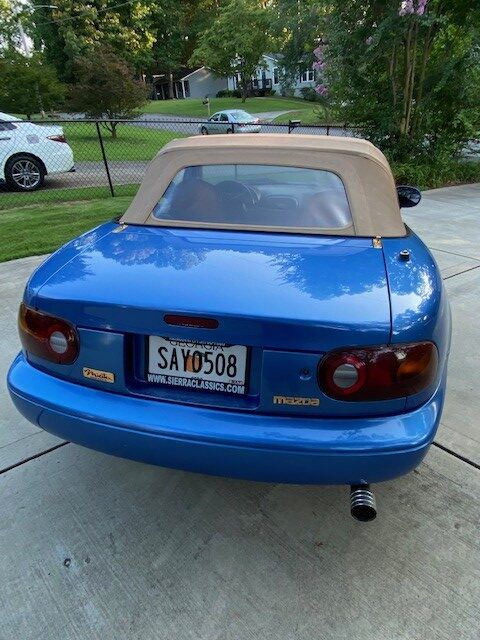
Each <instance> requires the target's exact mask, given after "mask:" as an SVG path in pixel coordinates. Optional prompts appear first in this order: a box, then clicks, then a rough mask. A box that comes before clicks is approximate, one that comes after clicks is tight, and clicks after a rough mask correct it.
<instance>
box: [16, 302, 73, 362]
mask: <svg viewBox="0 0 480 640" xmlns="http://www.w3.org/2000/svg"><path fill="white" fill-rule="evenodd" d="M18 331H19V334H20V340H21V342H22V346H23V348H24V349H25V351H28V352H29V353H31V354H33V355H35V356H38V357H39V358H44V359H45V360H49V361H50V362H56V363H57V364H70V363H71V362H73V361H74V360H75V359H76V357H77V355H78V336H77V332H76V331H75V329H74V328H73V326H72V325H71V324H70V323H69V322H66V321H65V320H62V319H61V318H56V317H55V316H50V315H47V314H46V313H40V312H39V311H35V310H34V309H30V308H29V307H27V306H26V305H25V304H24V303H23V302H22V304H21V305H20V310H19V313H18Z"/></svg>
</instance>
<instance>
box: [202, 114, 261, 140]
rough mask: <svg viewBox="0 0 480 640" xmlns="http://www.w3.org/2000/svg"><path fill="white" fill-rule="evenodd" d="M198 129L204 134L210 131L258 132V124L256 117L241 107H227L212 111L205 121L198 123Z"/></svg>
mask: <svg viewBox="0 0 480 640" xmlns="http://www.w3.org/2000/svg"><path fill="white" fill-rule="evenodd" d="M198 130H199V132H200V133H201V134H202V135H204V136H206V135H208V134H211V133H258V132H259V131H260V124H259V121H258V118H255V117H254V116H252V115H251V114H250V113H248V112H247V111H243V109H227V110H226V111H217V113H214V114H213V116H211V117H210V118H209V119H208V121H207V122H202V123H201V124H200V125H199V127H198Z"/></svg>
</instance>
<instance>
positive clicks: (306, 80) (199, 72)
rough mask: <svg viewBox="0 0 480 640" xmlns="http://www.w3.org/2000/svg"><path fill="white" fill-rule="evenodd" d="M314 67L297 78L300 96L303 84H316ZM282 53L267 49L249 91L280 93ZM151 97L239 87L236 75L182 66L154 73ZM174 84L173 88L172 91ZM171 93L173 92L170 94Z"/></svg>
mask: <svg viewBox="0 0 480 640" xmlns="http://www.w3.org/2000/svg"><path fill="white" fill-rule="evenodd" d="M316 73H317V72H315V71H314V70H313V69H312V68H311V67H309V68H306V69H305V70H304V71H303V72H302V73H300V75H299V76H298V77H297V78H296V79H295V82H294V84H293V86H292V87H290V88H291V89H293V92H294V95H296V96H301V95H302V94H301V90H302V89H304V88H313V87H315V84H317V80H316V76H315V74H316ZM282 76H283V74H282V56H281V54H275V53H266V54H264V55H263V57H262V64H261V65H259V66H258V68H257V72H256V74H255V76H254V77H253V78H252V79H251V81H250V86H249V93H250V94H252V95H258V94H261V93H262V92H263V91H265V90H268V89H271V90H272V91H274V92H275V93H278V94H281V93H282V92H283V91H284V87H283V86H282ZM152 86H153V89H152V98H153V99H154V100H168V99H169V98H205V97H207V96H208V97H210V98H213V97H215V96H216V95H217V93H218V92H219V91H222V90H225V89H230V90H234V89H238V88H239V80H238V78H237V77H234V76H232V77H230V78H224V77H221V76H217V75H216V74H215V73H214V72H213V71H212V70H211V69H209V68H208V67H206V66H203V67H198V68H196V69H188V68H186V67H182V68H181V69H179V70H178V71H175V72H173V74H172V78H170V77H169V74H168V73H161V74H157V75H154V76H153V78H152ZM171 88H172V91H171ZM171 93H172V95H170V94H171Z"/></svg>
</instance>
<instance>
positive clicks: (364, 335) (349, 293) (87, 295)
mask: <svg viewBox="0 0 480 640" xmlns="http://www.w3.org/2000/svg"><path fill="white" fill-rule="evenodd" d="M112 229H113V230H115V231H118V229H120V227H117V226H113V225H112ZM96 238H97V239H96V241H95V242H90V243H86V244H85V246H84V247H83V248H82V250H81V251H72V248H71V246H70V247H69V246H67V247H66V248H65V249H63V250H61V251H60V252H57V254H55V256H54V257H52V258H51V259H50V260H49V261H47V263H45V265H44V266H42V267H41V269H40V272H37V274H36V276H35V282H36V283H37V284H38V285H40V286H39V287H38V288H36V295H34V299H35V304H36V305H37V306H38V308H40V309H42V310H44V311H46V312H51V313H55V314H57V315H60V316H62V317H64V318H66V319H68V320H70V321H72V322H73V323H75V324H76V325H77V326H82V327H88V328H95V329H108V330H111V331H112V330H113V331H119V332H124V333H133V334H142V335H149V334H153V335H168V333H167V334H166V333H165V332H166V327H167V326H168V325H165V323H164V319H163V318H164V315H165V314H166V313H183V314H198V315H201V316H208V317H214V318H216V319H218V320H219V321H220V322H219V327H218V328H217V329H215V330H209V329H194V330H193V331H195V337H197V338H198V339H199V340H200V339H205V340H211V341H218V342H221V341H225V342H229V343H238V344H247V345H249V346H259V347H262V348H275V349H294V350H303V351H315V352H318V351H326V350H328V349H332V348H335V347H339V346H345V345H364V344H375V343H377V344H378V343H386V342H388V340H389V336H390V305H389V294H388V288H387V281H386V275H385V266H384V260H383V254H382V251H381V250H379V249H375V248H373V246H372V242H371V239H368V238H355V237H348V238H347V237H345V238H340V237H338V236H337V237H327V236H306V235H286V234H269V233H240V232H228V231H210V230H208V231H207V230H188V229H178V230H176V229H165V228H159V227H158V228H153V227H127V228H125V229H124V230H122V231H120V232H118V233H116V232H110V233H108V232H107V233H106V234H104V230H103V232H102V228H100V230H99V231H98V232H97V233H96ZM62 254H64V255H62ZM62 258H63V260H62ZM65 260H67V261H66V262H65ZM52 261H54V263H55V264H51V262H52ZM49 263H50V264H49ZM43 270H44V273H45V276H46V279H45V281H44V282H42V283H41V280H42V278H41V274H42V271H43ZM168 330H169V333H170V334H172V330H174V331H173V334H172V335H173V336H178V337H186V336H187V335H188V334H189V332H190V333H191V332H192V329H187V328H179V327H168Z"/></svg>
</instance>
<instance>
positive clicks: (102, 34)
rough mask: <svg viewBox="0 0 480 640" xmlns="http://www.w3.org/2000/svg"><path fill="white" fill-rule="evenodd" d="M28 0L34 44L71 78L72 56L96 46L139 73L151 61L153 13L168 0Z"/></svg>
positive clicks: (88, 53) (65, 77)
mask: <svg viewBox="0 0 480 640" xmlns="http://www.w3.org/2000/svg"><path fill="white" fill-rule="evenodd" d="M0 1H1V0H0ZM168 1H169V2H171V1H172V0H168ZM33 2H34V4H37V5H38V6H39V8H38V9H37V10H36V11H35V12H34V13H33V15H32V21H33V24H34V26H33V32H32V35H33V39H34V43H35V48H36V49H37V50H42V51H43V52H44V54H45V57H46V59H47V60H48V61H49V62H51V63H52V64H55V66H56V68H57V72H58V75H59V77H60V78H61V79H62V80H64V81H67V82H71V81H72V80H73V78H74V68H75V64H76V61H77V60H78V59H79V58H83V57H89V56H91V55H92V54H93V53H94V52H95V51H96V49H97V48H98V47H100V46H101V47H102V48H105V49H109V50H110V51H112V52H114V53H115V54H116V55H118V56H119V57H120V58H123V59H124V60H126V61H127V62H128V63H129V64H130V65H132V66H133V67H134V68H135V70H136V72H137V74H140V73H141V72H142V71H143V70H144V69H145V67H147V66H148V65H149V64H150V63H151V60H152V47H153V44H154V42H155V16H156V15H157V13H158V10H159V5H161V3H162V2H167V0H159V1H158V2H157V1H156V0H136V1H132V2H125V3H123V4H122V3H119V2H118V0H91V1H87V0H55V2H54V3H53V4H54V5H55V8H54V9H50V8H44V7H42V5H45V4H48V3H45V2H44V1H42V0H33ZM119 5H120V6H119Z"/></svg>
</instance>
